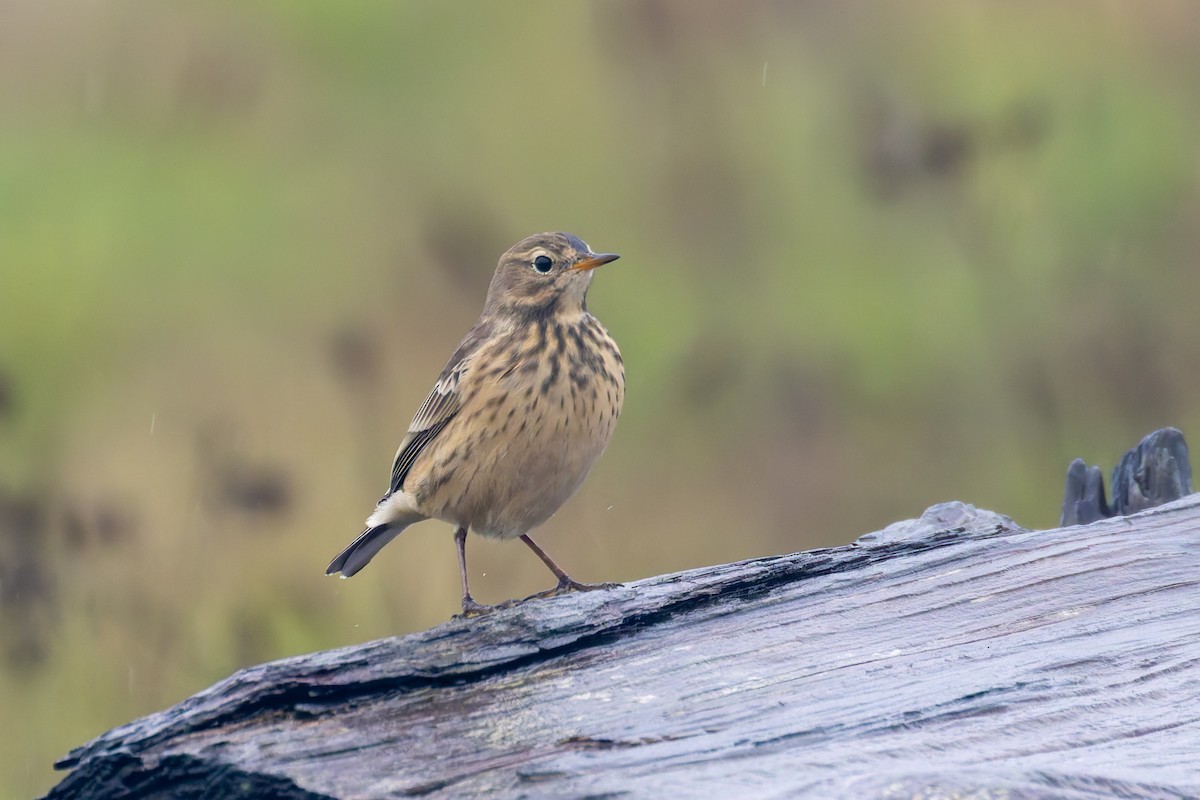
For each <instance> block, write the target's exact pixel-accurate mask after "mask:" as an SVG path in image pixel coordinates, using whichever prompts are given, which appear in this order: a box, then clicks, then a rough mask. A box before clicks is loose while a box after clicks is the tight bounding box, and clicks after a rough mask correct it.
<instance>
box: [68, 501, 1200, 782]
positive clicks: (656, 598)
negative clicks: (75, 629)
mask: <svg viewBox="0 0 1200 800" xmlns="http://www.w3.org/2000/svg"><path fill="white" fill-rule="evenodd" d="M1198 701H1200V495H1194V496H1191V497H1188V498H1185V499H1183V500H1180V501H1177V502H1175V503H1172V504H1170V505H1167V506H1162V507H1159V508H1156V509H1153V510H1151V511H1146V512H1142V513H1140V514H1137V515H1136V516H1133V517H1115V518H1111V519H1104V520H1101V521H1099V522H1096V523H1094V524H1091V525H1087V526H1080V527H1071V528H1060V529H1055V530H1047V531H1028V530H1021V529H1019V528H1017V527H1016V526H1015V525H1013V523H1012V522H1011V521H1010V520H1008V519H1007V518H1005V517H1001V516H999V515H996V514H992V513H990V512H984V511H976V510H975V509H973V508H971V507H970V506H964V505H962V504H958V503H951V504H945V505H943V506H937V507H934V508H933V509H930V510H929V511H928V512H926V514H925V515H924V516H923V517H922V518H921V519H920V520H913V521H910V522H907V523H898V524H897V525H893V526H891V527H889V528H887V529H885V530H884V531H881V532H879V533H877V534H872V535H869V536H866V537H863V538H862V539H860V540H859V541H858V542H856V543H854V544H853V545H849V546H846V547H838V548H833V549H828V550H815V551H810V552H805V553H798V554H795V555H788V556H779V557H773V558H762V559H756V560H752V561H746V562H742V563H737V564H728V565H724V566H718V567H712V568H707V569H699V570H692V571H689V572H684V573H679V574H676V575H667V576H662V577H657V578H651V579H648V580H643V581H639V582H637V583H632V584H629V585H626V586H624V587H621V588H617V589H613V590H607V591H599V592H592V593H586V594H576V595H570V596H566V597H560V598H553V599H547V600H536V601H531V602H527V603H525V604H522V605H519V606H517V607H515V608H511V609H507V610H503V611H499V612H496V613H493V614H491V615H489V616H486V617H482V618H477V619H470V620H455V621H451V622H448V623H446V624H444V625H441V626H439V627H437V628H433V629H431V630H428V631H425V632H423V633H418V634H413V635H411V636H406V637H404V638H396V639H387V640H382V641H377V642H370V643H367V644H363V645H360V646H357V647H351V648H346V649H342V650H334V651H329V652H323V653H315V654H312V655H305V656H299V657H296V658H290V659H285V660H283V661H277V662H274V663H271V664H265V665H262V666H258V667H253V668H250V669H245V670H242V671H240V672H238V673H236V674H235V675H233V676H232V677H230V678H228V679H227V680H225V681H223V682H221V683H218V684H216V685H215V686H213V687H211V688H210V689H207V690H206V691H203V692H201V693H200V694H197V695H195V696H194V697H192V698H190V699H188V700H186V701H184V702H183V703H180V704H179V705H177V706H175V707H174V708H171V709H168V710H166V711H163V712H160V713H158V714H153V715H151V716H148V717H145V718H143V719H140V720H137V721H135V722H132V723H130V724H128V725H125V726H123V727H120V728H117V729H115V730H112V731H110V732H108V733H106V734H104V735H102V736H100V737H99V738H97V739H95V740H94V741H92V742H90V743H88V744H86V745H84V746H82V747H80V748H78V749H76V750H75V751H73V752H72V753H70V754H69V755H68V756H66V757H65V758H64V759H63V760H62V761H61V762H60V763H59V764H58V766H59V767H60V768H62V769H68V770H71V772H70V774H69V775H68V776H67V777H66V778H65V779H64V780H63V781H62V783H61V784H59V785H58V786H57V787H56V788H55V789H54V790H53V791H52V792H51V793H50V795H49V797H51V798H99V797H104V798H110V797H123V798H151V797H154V798H158V797H205V798H209V797H212V798H217V797H279V798H318V797H339V798H377V797H404V796H428V797H437V798H449V797H470V796H487V797H500V798H516V797H593V798H600V797H618V796H630V797H796V796H809V797H821V798H828V797H841V798H846V797H849V798H853V797H862V798H876V797H951V796H955V797H957V796H962V797H968V796H969V797H984V796H986V797H1038V798H1040V797H1045V798H1050V797H1054V798H1093V797H1102V796H1121V797H1149V798H1158V797H1163V798H1166V797H1170V798H1178V797H1195V796H1200V760H1198V759H1197V754H1200V702H1198Z"/></svg>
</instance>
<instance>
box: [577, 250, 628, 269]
mask: <svg viewBox="0 0 1200 800" xmlns="http://www.w3.org/2000/svg"><path fill="white" fill-rule="evenodd" d="M618 258H620V256H619V255H617V254H616V253H592V254H591V255H590V256H588V257H587V258H585V259H584V260H583V261H579V262H577V263H576V264H575V266H573V267H571V269H595V268H596V267H602V266H604V265H605V264H607V263H608V262H610V261H616V260H617V259H618Z"/></svg>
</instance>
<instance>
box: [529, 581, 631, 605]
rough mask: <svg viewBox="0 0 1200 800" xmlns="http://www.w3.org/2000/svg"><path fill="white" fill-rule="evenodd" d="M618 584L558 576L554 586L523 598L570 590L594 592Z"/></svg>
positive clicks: (557, 594) (612, 587)
mask: <svg viewBox="0 0 1200 800" xmlns="http://www.w3.org/2000/svg"><path fill="white" fill-rule="evenodd" d="M620 585H621V584H619V583H580V582H579V581H577V580H575V579H574V578H571V577H569V576H568V577H563V578H560V579H559V581H558V585H557V586H555V587H554V588H552V589H547V590H546V591H544V592H538V593H537V594H531V595H529V597H526V598H525V599H526V600H533V599H536V598H538V597H558V596H559V595H563V594H570V593H571V592H595V591H598V590H600V589H616V588H617V587H618V586H620Z"/></svg>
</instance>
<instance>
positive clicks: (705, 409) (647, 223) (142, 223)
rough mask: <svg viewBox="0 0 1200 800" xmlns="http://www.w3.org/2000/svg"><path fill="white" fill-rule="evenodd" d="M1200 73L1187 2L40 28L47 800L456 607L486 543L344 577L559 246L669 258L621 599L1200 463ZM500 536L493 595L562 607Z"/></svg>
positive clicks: (20, 719)
mask: <svg viewBox="0 0 1200 800" xmlns="http://www.w3.org/2000/svg"><path fill="white" fill-rule="evenodd" d="M1198 78H1200V5H1197V4H1195V3H1192V2H1187V1H1186V0H1181V1H1180V2H1170V1H1169V0H1163V2H1156V3H1139V2H1134V0H1129V2H1113V3H1104V4H1095V3H1073V2H1066V1H1065V0H1063V1H1062V2H1058V1H1055V2H1045V0H1028V1H1027V2H1008V3H953V4H947V3H940V2H906V3H836V2H829V3H771V4H767V3H755V2H740V3H724V2H715V1H714V2H705V3H699V2H694V1H693V0H677V1H676V2H605V3H595V4H572V3H558V2H550V1H549V0H547V2H539V3H529V2H510V3H503V4H499V3H495V4H486V3H474V4H463V3H450V4H440V3H410V2H396V0H386V1H385V2H355V3H327V2H307V1H305V2H302V1H300V0H258V1H257V2H229V1H226V2H210V3H205V4H186V3H162V2H151V1H150V0H126V2H112V1H111V0H94V1H92V2H71V0H58V1H56V2H46V1H45V0H16V2H9V3H7V4H6V5H5V7H4V8H3V10H0V708H3V709H4V719H5V720H6V723H7V728H8V733H9V737H8V741H9V744H8V746H6V747H5V748H4V749H3V751H2V752H0V795H3V796H5V797H9V796H12V797H17V796H27V795H29V794H32V793H36V792H38V791H41V790H44V789H46V788H47V787H48V786H49V785H50V784H51V782H52V781H53V780H54V777H53V775H52V774H51V772H50V770H49V764H50V762H51V760H52V759H53V758H54V757H56V756H57V755H59V754H61V753H63V752H64V751H65V750H66V749H67V748H68V747H70V746H71V745H73V744H76V743H79V742H81V741H83V740H84V739H86V738H88V737H90V736H92V735H94V734H96V733H99V732H100V731H102V730H104V729H106V728H108V727H111V726H113V725H116V724H119V723H121V722H124V721H127V720H128V719H130V718H132V717H134V716H137V715H140V714H143V713H146V712H150V711H153V710H155V709H158V708H160V707H163V706H165V705H168V704H170V703H172V702H174V701H177V700H179V699H181V698H183V697H185V696H186V695H188V694H190V693H191V692H194V691H196V690H198V689H200V688H202V687H204V686H206V685H207V684H209V683H210V682H212V681H214V680H216V679H219V678H221V677H223V676H225V675H226V674H228V673H229V672H230V671H232V670H233V669H235V668H237V667H240V666H243V665H246V664H250V663H253V662H258V661H261V660H265V659H271V658H276V657H281V656H285V655H289V654H294V653H298V652H302V651H308V650H313V649H319V648H326V647H332V646H337V645H344V644H349V643H353V642H358V641H362V640H366V639H369V638H373V637H379V636H385V635H389V634H394V633H404V632H407V631H411V630H415V629H419V628H422V627H425V626H428V625H431V624H434V623H437V622H440V621H442V620H444V619H446V618H447V617H448V616H449V615H450V614H451V613H453V612H454V611H455V610H456V607H457V601H458V593H457V574H456V568H455V562H454V554H453V550H454V549H453V545H452V542H451V537H450V530H449V528H448V527H447V526H445V525H441V524H439V523H425V524H423V525H421V526H418V527H416V528H413V529H411V530H410V531H409V532H407V533H405V534H404V536H403V538H402V539H400V540H399V541H397V542H396V543H394V544H392V545H391V546H389V548H388V549H387V550H386V551H384V553H383V554H381V556H380V557H379V558H378V559H377V560H376V562H375V563H373V564H372V565H371V567H370V568H369V569H367V570H366V571H365V572H363V573H362V575H361V576H359V577H356V578H355V579H354V580H352V581H348V582H341V581H336V580H331V579H326V578H324V577H323V576H322V574H321V573H322V570H323V569H324V566H325V564H326V562H327V560H328V559H329V558H330V557H331V556H332V555H333V554H334V553H335V552H337V550H338V549H339V548H341V547H342V546H343V545H344V544H345V543H346V542H347V541H348V540H349V538H350V537H352V536H353V535H355V534H356V533H357V532H358V530H359V523H360V522H361V520H362V518H363V517H364V516H365V515H366V513H367V512H368V511H369V509H370V508H371V505H372V503H373V502H374V501H375V500H376V499H377V498H378V496H379V494H380V492H381V490H382V489H383V488H384V486H385V484H386V478H387V470H388V466H389V461H390V458H391V456H392V454H393V449H394V447H395V445H396V443H397V442H398V440H399V438H400V436H401V435H402V433H403V431H404V428H405V427H406V425H407V423H408V421H409V418H410V416H411V414H412V413H413V411H414V410H415V409H416V407H417V405H418V404H419V403H420V401H421V400H422V398H423V396H424V394H425V392H426V391H427V390H428V389H429V386H430V384H431V382H432V380H433V377H434V376H435V375H436V373H437V370H438V369H440V368H441V366H442V363H443V361H444V359H445V358H446V357H447V356H448V355H449V353H450V352H451V351H452V349H453V347H454V345H455V344H456V343H457V341H458V338H459V337H460V336H461V335H462V333H463V332H465V330H466V329H467V327H468V326H469V325H470V324H471V322H472V321H473V320H474V318H475V316H476V314H477V313H478V310H479V308H480V306H481V304H482V301H483V294H484V291H485V289H486V286H487V282H488V279H489V277H490V273H491V270H492V267H493V266H494V264H495V261H496V258H497V257H498V256H499V254H500V252H501V251H502V250H504V249H505V248H507V247H508V246H509V245H510V244H512V243H513V242H515V241H516V240H517V239H519V238H521V237H522V236H525V235H526V234H529V233H533V232H535V231H539V230H555V229H562V230H569V231H572V232H574V233H576V234H578V235H580V236H582V237H584V238H585V239H587V240H588V241H589V242H591V243H592V244H593V246H595V247H597V248H598V249H605V250H615V251H618V252H620V253H622V254H623V255H624V258H623V259H622V260H621V261H619V262H617V263H616V264H614V265H613V266H611V267H608V268H605V270H604V271H603V272H602V274H599V275H598V276H597V278H598V279H597V280H596V282H595V283H594V284H593V290H592V294H591V307H592V309H593V310H594V311H595V312H596V313H597V314H598V315H599V316H600V317H601V319H603V320H604V321H605V323H606V324H607V325H608V327H609V328H610V330H611V331H612V332H613V333H614V335H615V336H616V338H617V339H618V341H619V342H620V344H621V346H622V349H623V350H624V353H625V357H626V361H627V364H628V379H629V395H628V401H627V404H626V411H625V418H624V420H623V421H622V423H621V425H620V427H619V428H618V431H617V435H616V438H615V440H614V442H613V444H612V446H611V448H610V450H609V453H608V455H607V456H606V457H605V459H604V460H603V461H602V462H601V464H600V466H599V467H598V468H597V469H596V471H595V472H594V473H593V475H592V477H591V479H590V481H589V482H588V484H587V485H586V486H585V488H584V489H583V491H582V492H581V493H580V495H579V496H578V497H576V498H575V499H574V500H573V501H572V502H571V503H569V504H568V506H567V507H566V508H565V509H564V510H563V511H562V512H561V513H560V514H559V515H558V516H557V517H556V518H555V519H554V520H552V521H551V522H550V523H549V524H548V525H546V526H545V528H544V529H543V530H542V532H541V536H540V539H541V540H542V541H543V543H544V544H545V545H546V547H547V549H549V550H550V552H552V553H553V554H554V555H555V556H556V557H557V558H558V559H559V560H560V561H561V563H563V564H564V565H566V566H567V567H568V568H570V569H571V570H572V571H573V572H574V573H575V574H576V575H577V577H580V578H582V579H588V580H621V579H632V578H638V577H642V576H645V575H650V574H654V573H659V572H663V571H672V570H678V569H683V568H686V567H690V566H694V565H698V564H707V563H713V562H720V561H728V560H734V559H739V558H747V557H751V556H757V555H762V554H768V553H778V552H788V551H794V550H798V549H802V548H808V547H813V546H817V545H831V544H837V543H843V542H847V541H849V540H851V539H853V538H855V537H856V536H857V535H859V534H861V533H863V532H866V531H869V530H873V529H876V528H879V527H881V526H883V525H886V524H888V523H890V522H892V521H894V520H897V519H901V518H905V517H909V516H914V515H916V514H918V513H920V511H921V510H922V509H924V508H925V507H926V506H927V505H929V504H931V503H934V502H938V501H942V500H948V499H955V498H957V499H962V500H965V501H968V502H972V503H976V504H979V505H982V506H986V507H989V508H992V509H995V510H998V511H1001V512H1005V513H1008V514H1010V515H1012V516H1014V517H1015V518H1016V519H1017V520H1018V521H1019V522H1021V523H1023V524H1025V525H1028V526H1049V525H1052V524H1053V523H1055V522H1056V519H1057V506H1058V502H1059V500H1060V491H1061V479H1062V477H1063V475H1064V471H1065V468H1066V465H1067V462H1068V461H1069V460H1070V458H1072V457H1074V456H1084V457H1085V458H1087V459H1088V460H1089V461H1091V462H1093V463H1096V462H1099V463H1103V464H1109V465H1111V464H1112V463H1113V462H1114V461H1115V459H1116V458H1117V457H1118V455H1119V454H1120V452H1121V451H1122V450H1123V449H1124V448H1125V447H1127V446H1130V445H1132V444H1133V443H1134V442H1136V440H1137V439H1138V438H1139V437H1140V436H1141V435H1142V434H1144V433H1146V432H1147V431H1149V430H1150V429H1152V428H1155V427H1158V426H1162V425H1166V424H1173V425H1176V426H1179V427H1181V428H1183V430H1184V431H1185V433H1190V434H1192V435H1193V436H1194V437H1195V436H1200V403H1198V402H1197V398H1198V397H1200V369H1197V364H1198V363H1200V314H1198V313H1197V312H1196V310H1195V306H1196V298H1197V297H1200V224H1197V223H1198V212H1200V169H1198V167H1200V163H1198V160H1197V152H1198V144H1200V136H1198V135H1197V134H1198V129H1200V124H1198V123H1200V91H1198V89H1200V84H1198ZM471 547H472V554H473V564H472V567H473V573H474V575H473V578H472V584H473V588H475V589H476V590H477V597H479V598H480V599H481V600H484V601H489V600H491V601H495V600H500V599H504V598H507V597H512V596H519V595H522V594H524V593H528V592H531V591H534V590H537V589H539V588H544V587H545V586H547V585H549V583H550V576H549V574H548V573H546V572H545V570H544V569H543V567H542V566H541V565H540V564H539V563H537V561H536V559H534V558H532V557H531V556H530V554H529V553H528V552H526V551H525V548H522V547H520V546H519V545H512V544H507V545H505V544H492V543H486V542H478V541H476V542H473V543H472V545H471ZM813 634H814V635H820V631H819V630H815V631H814V632H813ZM17 731H19V732H20V733H19V735H18V734H17V733H16V732H17Z"/></svg>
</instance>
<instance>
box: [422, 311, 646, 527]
mask: <svg viewBox="0 0 1200 800" xmlns="http://www.w3.org/2000/svg"><path fill="white" fill-rule="evenodd" d="M601 330H602V329H601ZM571 349H572V348H571V345H570V344H568V345H567V347H566V348H565V349H564V351H563V352H564V353H565V355H566V357H564V358H560V359H559V367H558V369H557V370H555V369H553V361H552V359H549V358H548V359H543V360H541V361H540V363H539V364H538V365H537V368H536V369H534V368H533V367H532V366H531V367H530V368H529V369H525V370H520V369H518V370H514V371H512V372H511V374H509V375H507V376H504V377H502V378H498V379H497V381H496V383H495V384H492V385H488V384H487V383H486V382H483V381H481V388H482V390H479V389H477V390H476V391H474V392H473V393H472V396H471V397H470V398H468V399H466V401H465V402H464V406H463V408H462V410H461V411H460V412H459V413H458V415H456V417H455V419H454V420H453V421H452V423H451V425H450V426H448V427H447V430H446V431H445V433H451V430H450V428H451V427H456V428H458V430H457V431H455V433H456V435H454V436H445V435H442V436H439V437H438V440H437V441H435V442H434V443H432V444H431V446H430V448H429V450H428V451H426V452H425V453H423V454H422V456H421V458H420V459H419V460H418V462H417V463H416V464H414V467H413V472H414V473H417V474H414V475H412V476H411V477H412V478H414V479H415V480H413V479H410V480H409V481H406V484H407V487H406V488H407V489H408V491H409V492H410V493H411V495H412V496H413V498H414V500H415V501H416V505H417V510H419V511H420V512H421V513H422V514H425V515H426V516H429V517H432V518H434V519H440V520H444V521H446V522H449V523H451V524H453V525H456V526H458V525H461V526H466V527H469V528H471V529H472V530H473V531H475V532H476V533H478V534H481V535H483V536H491V537H499V538H514V537H517V536H520V535H522V534H524V533H526V532H528V531H530V530H532V529H533V528H536V527H537V526H539V525H541V524H542V523H543V522H545V521H546V520H547V519H549V518H550V517H551V515H553V514H554V512H556V511H557V510H558V509H559V508H560V507H561V506H562V504H563V503H565V502H566V501H567V500H568V499H569V498H570V497H571V495H573V494H574V493H575V492H576V491H577V490H578V489H579V487H580V485H582V483H583V481H584V479H585V478H586V477H587V475H588V473H589V472H590V471H591V469H592V467H593V466H594V465H595V463H596V461H597V460H598V459H599V458H600V456H601V455H602V454H603V452H604V450H605V448H606V447H607V446H608V443H609V440H610V439H611V438H612V434H613V430H614V428H615V427H616V423H617V418H618V416H619V415H620V409H621V405H622V402H623V400H624V393H625V380H624V370H623V367H622V365H621V363H620V360H619V359H620V357H619V355H618V354H617V352H616V349H615V346H614V347H613V351H612V353H611V354H609V353H608V352H604V353H603V358H602V362H603V363H602V365H600V368H598V369H585V368H584V367H583V365H582V364H580V363H579V361H578V359H573V358H571V357H570V356H571V355H572V353H571ZM552 355H557V354H553V353H552ZM572 364H574V365H575V367H574V368H572V366H571V365H572ZM456 423H457V424H456Z"/></svg>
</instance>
